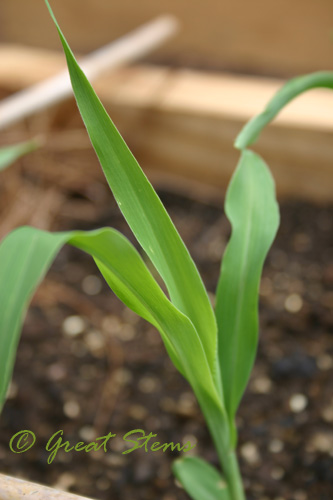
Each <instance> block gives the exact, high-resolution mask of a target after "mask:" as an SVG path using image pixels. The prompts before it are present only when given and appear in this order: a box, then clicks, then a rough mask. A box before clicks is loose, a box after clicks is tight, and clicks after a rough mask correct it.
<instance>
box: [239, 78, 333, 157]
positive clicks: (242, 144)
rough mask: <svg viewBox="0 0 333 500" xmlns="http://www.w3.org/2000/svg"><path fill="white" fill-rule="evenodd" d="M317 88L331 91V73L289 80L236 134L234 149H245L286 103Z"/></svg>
mask: <svg viewBox="0 0 333 500" xmlns="http://www.w3.org/2000/svg"><path fill="white" fill-rule="evenodd" d="M317 87H324V88H329V89H333V71H319V72H316V73H311V74H310V75H304V76H298V77H296V78H293V79H292V80H289V81H288V82H287V83H285V85H283V87H282V88H281V89H280V90H279V91H278V92H277V93H276V94H275V96H274V97H273V98H272V99H271V100H270V101H269V103H268V104H267V106H266V108H265V110H264V111H263V112H262V113H260V114H259V115H257V116H255V117H254V118H252V120H250V121H249V122H248V123H247V124H246V125H245V127H243V128H242V130H241V131H240V133H239V134H238V136H237V138H236V141H235V147H236V148H237V149H245V148H247V147H249V146H250V145H251V144H253V143H254V142H255V141H256V140H257V139H258V137H259V135H260V133H261V131H262V129H263V128H264V127H265V126H266V125H267V124H268V123H269V122H270V121H272V120H273V119H274V118H275V117H276V115H277V114H278V113H279V112H280V111H281V109H282V108H284V106H285V105H286V104H288V102H290V101H292V100H293V99H295V97H297V96H298V95H300V94H302V93H303V92H306V91H307V90H311V89H314V88H317Z"/></svg>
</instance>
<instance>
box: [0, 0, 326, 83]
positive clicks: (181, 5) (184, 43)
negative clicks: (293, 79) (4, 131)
mask: <svg viewBox="0 0 333 500" xmlns="http://www.w3.org/2000/svg"><path fill="white" fill-rule="evenodd" d="M54 9H55V13H56V15H57V17H58V19H59V22H60V23H61V26H62V28H63V29H64V33H65V34H66V35H67V36H68V38H69V41H70V42H71V45H72V46H73V47H74V48H75V49H76V50H80V51H82V52H83V53H88V52H90V51H92V50H93V49H95V48H97V47H99V46H102V45H104V44H106V43H108V42H109V41H110V39H115V38H117V37H119V36H122V35H124V34H125V33H127V32H128V31H130V30H132V29H133V28H135V26H137V25H139V24H141V23H144V22H147V21H149V20H150V19H152V18H153V17H155V16H158V15H161V14H164V13H170V14H173V15H175V16H176V17H177V18H178V19H179V20H180V22H181V25H182V30H181V32H180V33H179V36H178V37H177V39H175V40H174V41H171V42H170V43H169V44H168V45H166V46H165V47H163V48H162V49H161V50H160V52H159V53H158V56H155V55H154V59H155V60H156V58H157V60H158V61H159V62H162V61H163V60H171V61H173V62H175V63H176V64H179V63H180V64H188V65H191V66H192V67H193V66H196V67H198V65H200V67H209V66H210V67H216V68H217V69H220V70H225V69H227V70H229V71H235V70H236V71H242V72H251V73H257V74H270V75H280V76H285V75H286V76H293V75H296V74H301V73H305V72H309V71H316V70H321V69H330V68H331V67H332V41H331V32H332V19H333V2H331V1H329V0H316V1H313V0H293V1H290V0H279V1H278V2H273V1H270V2H267V0H252V1H251V2H249V1H244V0H233V2H222V1H221V0H206V1H205V2H199V1H197V2H193V1H190V0H159V1H158V2H152V1H151V0H141V1H140V2H133V0H122V1H121V2H110V0H94V1H93V2H82V0H57V1H56V2H54ZM0 21H1V23H0V24H1V30H0V40H1V41H2V42H7V43H16V44H17V43H21V44H28V45H30V46H39V47H46V48H48V49H55V48H59V40H58V36H57V33H56V30H55V29H54V26H52V22H51V20H50V17H49V15H48V12H47V10H46V8H45V6H44V5H43V2H40V1H25V2H24V1H22V0H1V2H0Z"/></svg>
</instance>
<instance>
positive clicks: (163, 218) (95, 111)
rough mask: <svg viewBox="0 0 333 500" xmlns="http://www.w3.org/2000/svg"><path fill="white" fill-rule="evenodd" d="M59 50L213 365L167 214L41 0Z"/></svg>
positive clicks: (189, 263)
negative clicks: (49, 19) (56, 36)
mask: <svg viewBox="0 0 333 500" xmlns="http://www.w3.org/2000/svg"><path fill="white" fill-rule="evenodd" d="M45 2H46V4H47V6H48V9H49V11H50V14H51V16H52V18H53V20H54V23H55V24H56V27H57V29H58V32H59V36H60V39H61V42H62V45H63V48H64V52H65V55H66V59H67V65H68V69H69V73H70V77H71V82H72V87H73V91H74V94H75V98H76V101H77V105H78V108H79V110H80V113H81V115H82V119H83V121H84V124H85V126H86V128H87V131H88V134H89V137H90V139H91V142H92V145H93V147H94V148H95V151H96V153H97V156H98V158H99V160H100V163H101V166H102V168H103V171H104V174H105V176H106V179H107V181H108V183H109V185H110V188H111V190H112V192H113V194H114V197H115V199H116V201H117V203H118V205H119V208H120V210H121V211H122V213H123V215H124V217H125V219H126V220H127V222H128V224H129V226H130V227H131V229H132V231H133V233H134V235H135V237H136V238H137V240H138V242H139V243H140V245H141V246H142V248H143V249H144V250H145V252H146V253H147V255H148V256H149V258H150V259H151V261H152V262H153V264H154V266H155V267H156V269H157V271H158V272H159V274H160V275H161V277H162V278H163V280H164V282H165V284H166V286H167V289H168V292H169V294H170V298H171V301H172V302H173V304H175V306H176V307H177V308H178V309H179V310H180V311H182V312H183V313H184V314H185V315H186V316H188V318H189V319H190V320H191V321H192V323H193V325H194V326H195V328H196V330H197V331H198V334H199V336H200V340H201V342H202V345H203V347H204V350H205V352H206V355H207V359H208V362H209V365H210V367H211V370H212V371H214V370H215V368H216V342H217V336H216V322H215V317H214V312H213V309H212V307H211V304H210V301H209V298H208V294H207V292H206V290H205V287H204V285H203V283H202V280H201V278H200V275H199V273H198V270H197V268H196V267H195V264H194V263H193V260H192V259H191V257H190V255H189V253H188V250H187V249H186V247H185V245H184V243H183V241H182V240H181V238H180V236H179V234H178V232H177V230H176V228H175V227H174V225H173V223H172V221H171V219H170V217H169V215H168V214H167V212H166V210H165V208H164V207H163V205H162V203H161V201H160V199H159V198H158V196H157V194H156V193H155V191H154V189H153V187H152V186H151V184H150V183H149V181H148V179H147V178H146V176H145V175H144V173H143V171H142V170H141V168H140V166H139V165H138V163H137V161H136V159H135V158H134V157H133V155H132V153H131V152H130V150H129V149H128V147H127V145H126V143H125V142H124V140H123V139H122V137H121V135H120V134H119V132H118V131H117V129H116V127H115V125H114V124H113V123H112V121H111V119H110V118H109V116H108V114H107V113H106V111H105V109H104V107H103V105H102V104H101V102H100V100H99V99H98V97H97V96H96V94H95V92H94V90H93V88H92V87H91V85H90V83H89V82H88V80H87V78H86V77H85V75H84V73H83V72H82V70H81V69H80V67H79V65H78V64H77V62H76V60H75V58H74V56H73V53H72V52H71V49H70V48H69V46H68V44H67V41H66V39H65V37H64V35H63V34H62V32H61V30H60V28H59V25H58V24H57V21H56V19H55V17H54V15H53V12H52V10H51V7H50V5H49V3H48V1H47V0H45Z"/></svg>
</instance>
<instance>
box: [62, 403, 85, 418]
mask: <svg viewBox="0 0 333 500" xmlns="http://www.w3.org/2000/svg"><path fill="white" fill-rule="evenodd" d="M63 410H64V414H65V415H66V417H69V418H77V417H78V416H79V415H80V413H81V408H80V405H79V404H78V403H77V402H76V401H73V400H71V401H66V403H65V404H64V407H63Z"/></svg>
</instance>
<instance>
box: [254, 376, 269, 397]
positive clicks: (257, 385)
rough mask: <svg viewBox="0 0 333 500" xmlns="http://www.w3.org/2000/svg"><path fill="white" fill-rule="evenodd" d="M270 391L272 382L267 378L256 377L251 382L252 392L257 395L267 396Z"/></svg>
mask: <svg viewBox="0 0 333 500" xmlns="http://www.w3.org/2000/svg"><path fill="white" fill-rule="evenodd" d="M271 389H272V381H271V380H270V379H269V378H268V377H265V376H262V377H258V378H255V379H254V380H253V382H252V390H253V391H254V392H256V393H258V394H268V393H269V392H270V391H271Z"/></svg>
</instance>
